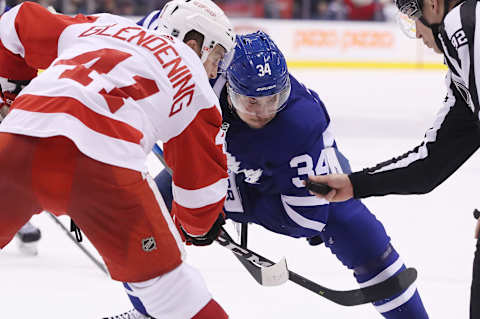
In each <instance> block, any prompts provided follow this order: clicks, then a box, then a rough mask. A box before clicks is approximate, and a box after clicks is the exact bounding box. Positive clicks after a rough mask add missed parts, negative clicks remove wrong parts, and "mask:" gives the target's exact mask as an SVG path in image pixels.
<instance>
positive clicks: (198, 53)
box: [185, 39, 202, 57]
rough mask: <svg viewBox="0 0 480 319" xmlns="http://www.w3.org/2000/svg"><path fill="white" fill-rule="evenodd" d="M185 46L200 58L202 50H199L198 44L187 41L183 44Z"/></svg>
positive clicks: (193, 41) (192, 40)
mask: <svg viewBox="0 0 480 319" xmlns="http://www.w3.org/2000/svg"><path fill="white" fill-rule="evenodd" d="M185 44H186V45H188V46H189V47H190V48H192V50H193V51H195V53H196V54H197V55H198V57H200V53H201V51H202V48H200V45H198V42H197V41H195V40H194V39H191V40H188V41H187V42H185Z"/></svg>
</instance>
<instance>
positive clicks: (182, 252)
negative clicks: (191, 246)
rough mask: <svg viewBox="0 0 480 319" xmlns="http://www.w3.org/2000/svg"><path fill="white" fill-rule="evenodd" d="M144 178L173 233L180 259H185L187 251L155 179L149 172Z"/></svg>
mask: <svg viewBox="0 0 480 319" xmlns="http://www.w3.org/2000/svg"><path fill="white" fill-rule="evenodd" d="M144 176H145V178H146V180H147V182H148V186H150V189H151V190H152V192H153V195H154V196H155V199H156V200H157V202H158V205H159V206H160V210H161V211H162V215H163V219H165V221H166V223H167V225H168V229H169V230H170V232H171V233H172V235H173V238H175V242H176V243H177V247H178V250H179V251H180V255H181V258H182V260H185V257H186V256H187V252H186V251H185V245H184V244H183V241H182V237H181V236H180V233H179V232H178V229H177V226H175V224H174V222H173V220H172V216H170V213H169V212H168V208H167V205H166V204H165V201H164V199H163V197H162V195H161V194H160V191H159V190H158V187H157V184H155V181H154V180H153V179H152V177H151V176H150V174H148V173H146V174H145V175H144Z"/></svg>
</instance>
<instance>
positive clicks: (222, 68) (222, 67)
mask: <svg viewBox="0 0 480 319" xmlns="http://www.w3.org/2000/svg"><path fill="white" fill-rule="evenodd" d="M234 55H235V49H233V50H230V51H229V52H227V53H226V54H225V56H224V57H223V59H221V60H220V62H219V63H218V73H226V72H227V69H228V67H229V66H230V63H232V59H233V56H234Z"/></svg>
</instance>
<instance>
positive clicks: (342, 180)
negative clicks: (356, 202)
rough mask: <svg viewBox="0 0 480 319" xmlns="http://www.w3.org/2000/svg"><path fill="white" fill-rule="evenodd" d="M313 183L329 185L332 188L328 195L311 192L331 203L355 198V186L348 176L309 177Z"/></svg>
mask: <svg viewBox="0 0 480 319" xmlns="http://www.w3.org/2000/svg"><path fill="white" fill-rule="evenodd" d="M308 178H309V179H310V180H311V181H312V182H315V183H323V184H327V185H328V186H330V187H331V188H332V190H331V191H329V192H328V193H327V194H326V195H322V194H319V193H315V192H312V191H310V192H311V193H312V194H313V195H315V196H318V197H320V198H324V199H326V200H327V201H329V202H343V201H346V200H349V199H350V198H353V186H352V183H351V182H350V178H348V175H347V174H332V175H318V176H309V177H308Z"/></svg>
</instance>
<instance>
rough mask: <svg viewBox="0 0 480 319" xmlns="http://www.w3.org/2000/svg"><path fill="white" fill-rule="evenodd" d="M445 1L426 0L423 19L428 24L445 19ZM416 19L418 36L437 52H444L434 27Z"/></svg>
mask: <svg viewBox="0 0 480 319" xmlns="http://www.w3.org/2000/svg"><path fill="white" fill-rule="evenodd" d="M443 12H444V10H443V2H442V1H438V0H424V1H423V9H422V19H423V20H424V21H425V23H427V24H437V23H441V22H442V19H443ZM422 19H416V20H415V28H416V37H417V39H422V40H423V43H424V44H425V45H426V46H427V47H429V48H431V49H433V51H435V52H436V53H442V51H441V50H440V49H439V48H438V46H437V43H436V42H435V38H434V36H433V32H432V29H431V28H430V27H428V26H426V25H425V24H424V23H423V22H422V21H421V20H422Z"/></svg>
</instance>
